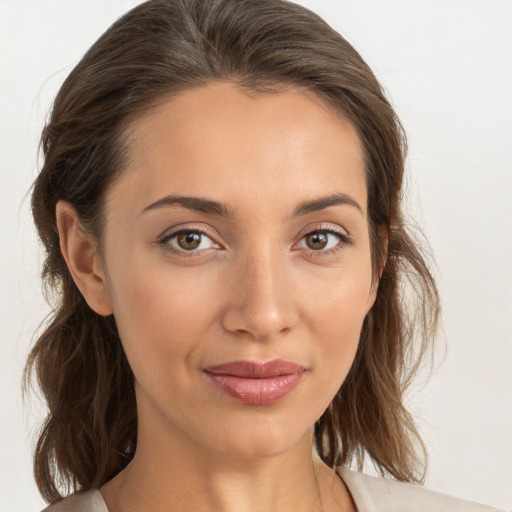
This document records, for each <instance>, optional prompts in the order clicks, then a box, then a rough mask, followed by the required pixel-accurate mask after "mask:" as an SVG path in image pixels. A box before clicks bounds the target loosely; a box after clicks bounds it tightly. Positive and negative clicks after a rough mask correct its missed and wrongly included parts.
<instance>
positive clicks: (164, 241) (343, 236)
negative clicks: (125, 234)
mask: <svg viewBox="0 0 512 512" xmlns="http://www.w3.org/2000/svg"><path fill="white" fill-rule="evenodd" d="M182 233H196V234H198V235H202V236H206V237H208V238H209V239H210V240H212V242H213V237H212V235H211V234H210V233H208V232H207V231H205V230H203V229H200V228H182V229H178V230H177V231H173V232H171V233H168V234H166V235H164V236H162V237H161V238H160V239H159V240H158V243H159V244H160V246H161V248H162V249H163V250H164V251H168V252H171V253H173V254H178V255H180V256H182V257H185V258H193V257H198V256H202V253H203V251H205V250H206V251H208V250H209V249H203V251H195V250H193V251H187V250H185V249H181V250H177V249H174V248H173V247H172V246H171V245H170V244H169V241H170V240H172V239H173V238H175V237H177V236H179V235H180V234H182ZM314 233H326V234H328V235H333V236H335V237H336V238H338V243H337V244H336V245H335V246H334V247H332V248H330V249H327V250H325V251H323V250H318V251H315V250H314V249H309V251H310V254H311V255H314V256H328V255H331V254H334V253H336V252H338V251H339V250H341V249H342V248H343V247H346V246H350V245H353V243H354V242H353V240H352V238H351V237H350V236H349V235H347V233H345V232H343V231H341V230H337V229H334V228H315V229H312V230H310V231H307V232H306V233H304V234H303V235H302V236H301V238H300V240H303V239H304V238H305V237H307V236H308V235H312V234H314ZM214 243H216V242H214ZM217 245H219V244H217Z"/></svg>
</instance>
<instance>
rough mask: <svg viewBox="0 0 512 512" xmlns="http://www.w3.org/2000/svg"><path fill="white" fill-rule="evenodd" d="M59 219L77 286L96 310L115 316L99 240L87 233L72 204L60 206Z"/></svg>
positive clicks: (62, 247)
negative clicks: (98, 243)
mask: <svg viewBox="0 0 512 512" xmlns="http://www.w3.org/2000/svg"><path fill="white" fill-rule="evenodd" d="M56 218H57V229H58V231H59V239H60V250H61V252H62V256H63V257H64V260H65V261H66V264H67V266H68V269H69V272H70V273H71V276H72V278H73V280H74V282H75V284H76V285H77V287H78V289H79V290H80V292H81V293H82V295H83V297H84V299H85V300H86V302H87V304H89V306H90V307H91V309H92V310H93V311H95V312H96V313H98V314H99V315H102V316H107V315H111V314H112V312H113V310H112V301H111V298H110V294H109V293H108V289H107V286H106V280H105V273H104V270H103V263H102V260H101V257H100V254H99V252H98V249H97V243H96V240H95V239H94V238H93V237H92V236H91V235H89V234H87V233H85V232H84V231H83V229H82V228H81V226H80V222H79V218H78V214H77V212H76V210H75V209H74V208H73V207H72V206H71V205H70V204H69V203H66V202H64V201H59V202H58V203H57V207H56Z"/></svg>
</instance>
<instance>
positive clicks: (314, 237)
mask: <svg viewBox="0 0 512 512" xmlns="http://www.w3.org/2000/svg"><path fill="white" fill-rule="evenodd" d="M304 240H305V242H306V245H307V246H308V247H309V249H313V250H314V251H320V250H322V249H325V247H326V246H327V242H328V241H329V238H328V234H327V233H325V232H323V231H315V232H313V233H309V234H307V235H306V236H305V237H304Z"/></svg>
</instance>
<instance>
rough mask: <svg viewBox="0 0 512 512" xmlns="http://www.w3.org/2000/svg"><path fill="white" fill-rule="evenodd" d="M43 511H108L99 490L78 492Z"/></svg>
mask: <svg viewBox="0 0 512 512" xmlns="http://www.w3.org/2000/svg"><path fill="white" fill-rule="evenodd" d="M42 512H108V509H107V506H106V505H105V502H104V501H103V498H102V496H101V493H100V492H99V491H97V490H92V491H87V492H84V493H76V494H72V495H71V496H68V497H67V498H64V499H63V500H62V501H59V503H56V504H55V505H50V506H49V507H47V508H45V509H44V510H43V511H42Z"/></svg>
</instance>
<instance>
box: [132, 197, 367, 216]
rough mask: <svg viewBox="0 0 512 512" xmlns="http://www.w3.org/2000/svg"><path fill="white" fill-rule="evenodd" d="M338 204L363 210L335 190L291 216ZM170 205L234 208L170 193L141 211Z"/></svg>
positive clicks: (214, 210) (215, 210) (219, 210)
mask: <svg viewBox="0 0 512 512" xmlns="http://www.w3.org/2000/svg"><path fill="white" fill-rule="evenodd" d="M338 205H348V206H352V207H354V208H355V209H356V210H358V211H359V212H360V213H361V214H362V213H363V210H362V208H361V206H360V205H359V203H357V201H355V200H354V199H352V198H351V197H350V196H349V195H347V194H343V193H341V192H335V193H334V194H330V195H328V196H325V197H320V198H318V199H313V200H310V201H304V202H303V203H300V204H299V205H298V206H297V208H295V210H294V211H293V213H292V215H291V218H292V219H293V218H297V217H301V216H303V215H307V214H308V213H312V212H316V211H319V210H324V209H325V208H329V207H330V206H338ZM169 206H181V207H183V208H187V209H188V210H195V211H199V212H203V213H210V214H213V215H218V216H220V217H233V209H232V208H231V207H230V206H229V205H228V204H227V203H222V202H219V201H213V200H211V199H205V198H202V197H193V196H181V195H175V194H170V195H168V196H165V197H162V198H161V199H159V200H158V201H155V202H154V203H152V204H150V205H149V206H146V208H144V209H143V210H142V212H141V214H142V213H145V212H148V211H151V210H157V209H159V208H165V207H169Z"/></svg>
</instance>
